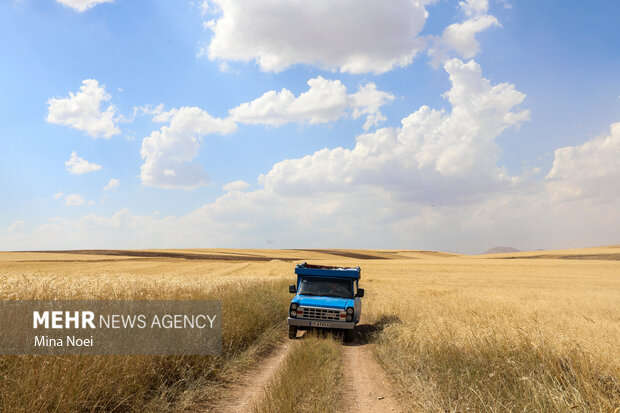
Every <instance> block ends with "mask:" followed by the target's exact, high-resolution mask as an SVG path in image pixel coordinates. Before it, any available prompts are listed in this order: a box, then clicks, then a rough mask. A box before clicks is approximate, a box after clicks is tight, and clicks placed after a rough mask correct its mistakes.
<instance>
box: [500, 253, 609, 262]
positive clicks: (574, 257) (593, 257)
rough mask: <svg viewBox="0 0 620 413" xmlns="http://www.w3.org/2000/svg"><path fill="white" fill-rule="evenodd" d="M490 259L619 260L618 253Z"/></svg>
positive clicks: (541, 255) (520, 256)
mask: <svg viewBox="0 0 620 413" xmlns="http://www.w3.org/2000/svg"><path fill="white" fill-rule="evenodd" d="M489 258H491V259H502V260H520V259H543V260H544V259H547V260H611V261H620V254H575V255H552V254H540V255H519V256H511V257H489Z"/></svg>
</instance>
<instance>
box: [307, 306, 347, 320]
mask: <svg viewBox="0 0 620 413" xmlns="http://www.w3.org/2000/svg"><path fill="white" fill-rule="evenodd" d="M302 310H303V312H304V313H303V314H302V317H303V318H312V319H315V320H340V310H328V309H326V308H303V309H302Z"/></svg>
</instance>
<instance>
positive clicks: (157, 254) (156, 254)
mask: <svg viewBox="0 0 620 413" xmlns="http://www.w3.org/2000/svg"><path fill="white" fill-rule="evenodd" d="M24 252H33V253H51V254H82V255H112V256H124V257H143V258H181V259H186V260H215V261H271V260H281V261H299V260H302V259H303V258H291V257H265V256H260V255H246V254H231V255H224V254H217V255H216V254H191V253H185V252H182V253H181V252H167V251H129V250H66V251H61V250H54V251H24Z"/></svg>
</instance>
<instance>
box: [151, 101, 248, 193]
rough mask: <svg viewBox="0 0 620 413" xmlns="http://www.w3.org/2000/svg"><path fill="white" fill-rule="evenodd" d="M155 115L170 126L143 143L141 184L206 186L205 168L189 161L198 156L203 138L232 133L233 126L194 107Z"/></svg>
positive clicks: (228, 121)
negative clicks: (214, 134)
mask: <svg viewBox="0 0 620 413" xmlns="http://www.w3.org/2000/svg"><path fill="white" fill-rule="evenodd" d="M156 116H157V119H158V120H169V124H168V126H163V127H162V128H161V129H160V130H158V131H153V132H152V133H151V134H150V135H149V136H147V137H146V138H144V139H143V140H142V149H141V150H140V154H141V155H142V159H144V163H143V164H142V166H141V167H140V178H141V180H142V184H143V185H147V186H156V187H161V188H184V189H192V188H197V187H199V186H202V185H206V184H207V181H208V179H207V174H206V173H205V171H204V169H203V168H202V166H200V165H198V164H196V163H193V162H192V161H193V160H194V158H196V156H198V151H199V149H200V146H201V142H202V138H203V136H205V135H208V134H213V133H218V134H228V133H231V132H234V131H235V130H236V125H235V123H234V122H233V121H232V120H230V119H221V118H214V117H213V116H211V115H210V114H208V113H207V112H205V111H203V110H201V109H200V108H197V107H182V108H180V109H173V110H171V111H169V112H165V113H158V114H157V115H156Z"/></svg>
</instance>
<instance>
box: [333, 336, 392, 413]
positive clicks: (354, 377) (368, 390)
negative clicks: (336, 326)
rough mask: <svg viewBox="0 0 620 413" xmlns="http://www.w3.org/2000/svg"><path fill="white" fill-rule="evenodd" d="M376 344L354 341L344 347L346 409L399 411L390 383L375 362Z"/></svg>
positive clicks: (351, 410)
mask: <svg viewBox="0 0 620 413" xmlns="http://www.w3.org/2000/svg"><path fill="white" fill-rule="evenodd" d="M371 345H372V344H362V343H359V342H356V341H354V342H353V343H350V344H345V345H343V347H342V353H343V354H342V358H343V363H344V366H343V367H344V371H345V377H346V380H347V386H346V389H345V391H344V395H343V396H344V397H343V398H344V400H343V405H344V407H345V409H344V411H345V412H355V413H371V412H399V411H400V409H399V408H398V407H397V406H398V405H397V404H396V400H395V399H394V395H393V392H392V390H391V388H390V383H389V381H388V379H387V377H386V375H385V373H384V371H383V369H382V368H381V366H379V365H378V364H377V362H376V361H375V358H374V356H373V355H372V350H371Z"/></svg>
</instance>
